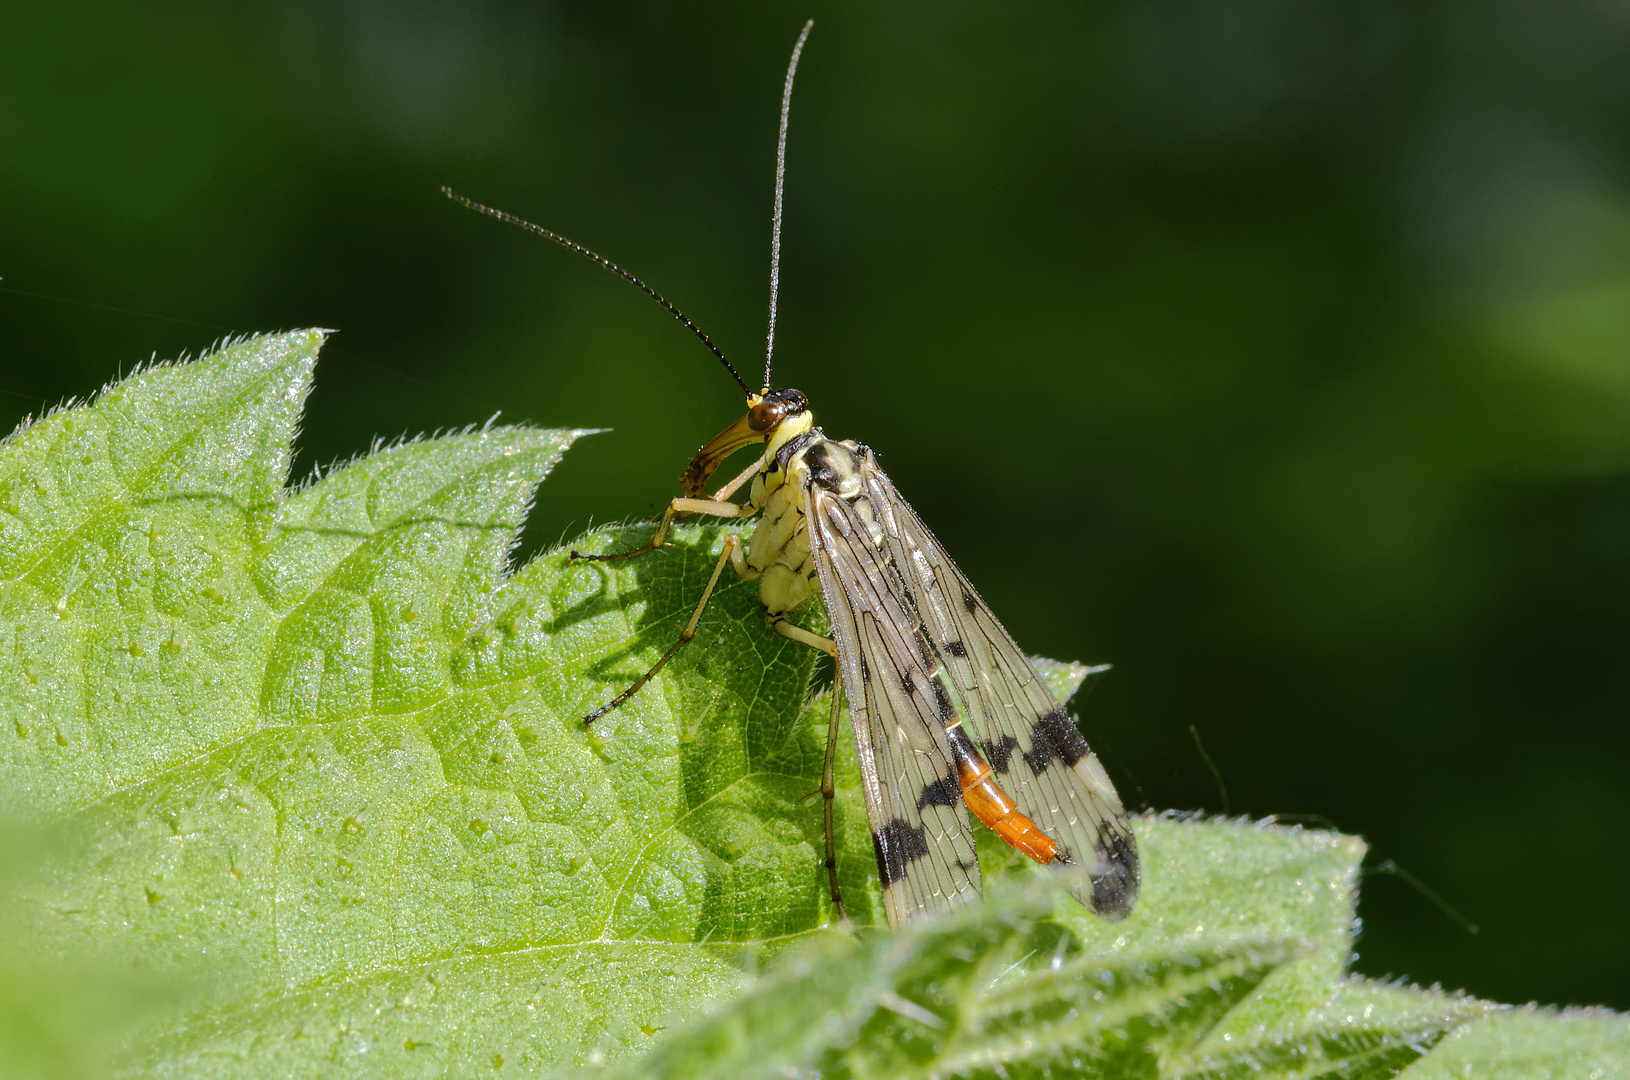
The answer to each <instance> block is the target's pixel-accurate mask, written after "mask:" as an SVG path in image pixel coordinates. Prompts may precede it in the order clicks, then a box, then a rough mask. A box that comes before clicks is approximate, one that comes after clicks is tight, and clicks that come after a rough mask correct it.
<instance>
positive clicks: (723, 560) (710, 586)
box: [583, 533, 741, 727]
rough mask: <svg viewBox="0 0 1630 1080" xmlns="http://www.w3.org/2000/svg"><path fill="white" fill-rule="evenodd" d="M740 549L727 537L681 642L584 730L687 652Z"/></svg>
mask: <svg viewBox="0 0 1630 1080" xmlns="http://www.w3.org/2000/svg"><path fill="white" fill-rule="evenodd" d="M740 547H741V537H739V536H737V535H736V534H734V533H731V534H730V535H729V536H726V537H725V538H724V550H723V551H721V552H720V553H719V561H718V562H717V563H715V564H714V566H713V576H712V577H710V578H708V582H707V588H706V589H703V590H702V599H700V600H699V601H697V603H696V610H695V611H693V612H691V616H690V621H689V622H688V623H686V624H685V625H684V627H683V628H682V629H681V630H680V631H679V640H678V641H676V642H674V643H673V645H672V646H671V647H670V648H669V649H668V651H667V652H665V653H663V654H662V658H661V659H659V660H658V661H657V662H656V663H655V664H652V665H651V670H649V671H647V672H646V673H645V674H644V675H641V676H640V677H639V678H638V679H636V680H634V685H633V686H630V687H629V688H628V689H627V690H624V691H623V692H622V693H620V694H618V695H617V696H616V697H614V698H612V699H611V700H610V701H608V702H606V703H605V704H604V705H602V706H600V707H599V708H598V709H595V710H594V711H593V712H591V713H589V714H588V715H587V716H585V717H584V718H583V726H584V727H587V726H589V725H590V724H593V723H594V722H595V721H596V720H598V719H600V717H602V716H604V715H605V714H606V713H608V712H610V711H611V710H613V709H615V708H616V707H617V706H619V705H621V704H623V703H624V702H625V701H627V700H628V699H629V698H631V697H633V696H634V695H635V694H637V693H639V691H640V688H641V687H643V686H644V685H645V684H646V683H648V682H650V681H651V679H652V677H653V676H655V675H656V673H657V672H659V671H661V670H662V669H663V668H664V667H666V666H667V665H668V661H669V660H672V659H673V658H674V657H675V656H677V655H679V650H680V649H683V648H684V647H685V646H686V644H688V643H689V642H690V640H691V638H694V637H695V636H696V624H697V623H699V622H701V621H702V611H703V609H704V608H706V607H707V602H708V601H709V600H710V599H712V597H713V590H714V589H716V588H717V587H718V585H719V575H720V574H722V573H724V568H725V566H726V565H727V564H729V563H731V562H732V561H734V558H735V556H736V554H737V551H738V549H739V548H740Z"/></svg>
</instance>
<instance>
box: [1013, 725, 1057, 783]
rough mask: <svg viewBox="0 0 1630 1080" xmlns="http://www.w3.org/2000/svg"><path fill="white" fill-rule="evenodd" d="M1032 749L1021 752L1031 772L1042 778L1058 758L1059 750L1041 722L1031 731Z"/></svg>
mask: <svg viewBox="0 0 1630 1080" xmlns="http://www.w3.org/2000/svg"><path fill="white" fill-rule="evenodd" d="M1030 740H1031V745H1030V749H1028V750H1022V751H1020V756H1021V757H1023V758H1024V763H1025V764H1026V765H1028V766H1030V771H1031V772H1033V773H1035V774H1036V775H1037V776H1040V775H1041V774H1042V773H1044V772H1046V771H1047V769H1048V768H1049V767H1050V766H1051V765H1052V764H1053V759H1054V758H1056V757H1058V748H1057V747H1055V746H1054V745H1053V740H1052V738H1051V737H1050V736H1049V735H1048V734H1047V731H1046V729H1045V728H1043V727H1042V725H1041V723H1040V722H1037V723H1036V724H1035V726H1033V727H1032V728H1031V729H1030Z"/></svg>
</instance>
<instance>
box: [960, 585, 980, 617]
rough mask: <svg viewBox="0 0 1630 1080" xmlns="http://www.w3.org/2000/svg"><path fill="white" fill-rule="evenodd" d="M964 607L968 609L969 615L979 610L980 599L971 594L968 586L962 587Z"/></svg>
mask: <svg viewBox="0 0 1630 1080" xmlns="http://www.w3.org/2000/svg"><path fill="white" fill-rule="evenodd" d="M962 606H963V607H965V608H967V609H968V614H969V615H972V614H973V613H974V612H976V611H978V610H979V597H977V596H975V595H974V594H973V593H971V592H969V591H968V587H967V586H966V585H964V586H963V587H962Z"/></svg>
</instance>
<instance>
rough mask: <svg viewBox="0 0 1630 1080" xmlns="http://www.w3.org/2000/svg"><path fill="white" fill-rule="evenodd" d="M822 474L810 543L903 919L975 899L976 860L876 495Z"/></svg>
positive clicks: (878, 835) (808, 500)
mask: <svg viewBox="0 0 1630 1080" xmlns="http://www.w3.org/2000/svg"><path fill="white" fill-rule="evenodd" d="M852 475H853V474H851V477H850V478H851V479H852ZM822 479H823V477H822V475H820V474H817V477H816V479H815V480H814V481H813V482H811V481H807V480H806V486H805V506H806V510H807V513H808V515H809V526H810V528H809V532H810V550H811V553H812V554H813V556H814V561H815V569H816V573H817V575H818V576H819V578H820V582H821V591H822V594H823V596H824V598H825V600H826V609H827V612H828V613H829V615H830V618H831V622H832V637H833V639H834V640H835V641H836V642H837V643H838V664H839V668H840V669H841V673H842V676H843V685H844V690H845V693H846V694H847V695H848V699H849V715H850V718H851V721H852V725H853V727H854V734H855V750H856V755H857V757H858V758H859V761H860V776H861V784H862V787H863V789H864V791H865V796H866V815H867V818H868V819H869V821H870V824H871V830H872V841H873V845H874V847H875V848H876V852H877V869H878V874H879V876H880V877H881V878H882V881H883V902H884V909H885V911H886V912H887V914H888V919H889V925H891V926H899V925H901V924H902V923H904V922H907V921H909V920H913V919H926V918H931V917H932V916H934V915H936V914H939V913H940V912H943V911H947V910H950V909H951V908H954V907H957V906H959V905H961V904H965V903H968V902H969V901H971V900H974V899H977V898H978V896H979V860H978V858H977V856H976V855H975V852H974V844H973V832H972V828H971V826H970V824H969V821H968V811H967V809H966V808H965V807H964V806H963V804H962V795H961V789H960V788H959V787H958V784H957V779H956V772H955V771H954V769H953V768H952V758H951V751H950V747H949V745H948V741H947V738H946V734H945V728H944V720H943V718H942V717H941V715H940V708H939V706H938V704H937V703H936V701H937V699H936V696H935V693H934V687H933V684H932V678H933V672H934V670H935V664H936V661H935V659H934V657H933V656H932V655H925V654H924V653H923V651H922V649H921V642H922V641H923V640H924V637H923V631H922V626H921V622H920V620H919V619H918V618H917V616H916V615H914V614H913V607H914V605H913V603H912V601H911V597H910V594H909V583H908V582H907V580H906V579H905V578H903V577H902V576H901V574H900V569H899V565H898V564H897V563H896V562H895V561H894V560H893V559H892V558H891V556H890V554H889V552H888V549H887V547H886V546H885V538H884V537H882V536H881V535H880V534H878V532H877V521H878V520H879V519H878V516H877V512H876V509H875V508H874V507H872V506H871V505H870V500H869V499H868V498H867V497H866V496H864V495H861V496H859V497H858V498H855V497H851V496H848V495H846V494H844V493H842V492H841V491H840V490H839V489H836V488H835V487H831V486H827V485H826V484H825V483H823V482H822ZM845 486H847V485H845Z"/></svg>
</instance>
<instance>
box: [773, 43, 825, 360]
mask: <svg viewBox="0 0 1630 1080" xmlns="http://www.w3.org/2000/svg"><path fill="white" fill-rule="evenodd" d="M814 25H815V20H814V19H811V20H809V21H808V22H806V23H805V24H804V32H803V33H801V34H799V35H798V43H797V44H796V45H794V46H793V47H792V62H791V63H789V64H788V65H787V82H786V86H785V87H783V88H782V90H781V137H780V138H779V139H778V140H777V141H776V144H775V217H774V220H773V223H772V225H771V226H770V332H769V333H768V334H767V335H766V336H765V339H764V388H765V389H766V390H767V389H769V386H770V362H771V361H772V360H774V359H775V301H776V296H777V294H778V293H779V292H780V289H781V188H782V185H783V183H784V182H785V180H786V176H787V113H788V112H790V111H791V109H792V77H793V76H794V75H796V74H798V57H799V56H800V55H801V54H802V53H803V51H804V42H805V41H806V40H808V39H809V31H810V29H811V28H812V27H813V26H814Z"/></svg>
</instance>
